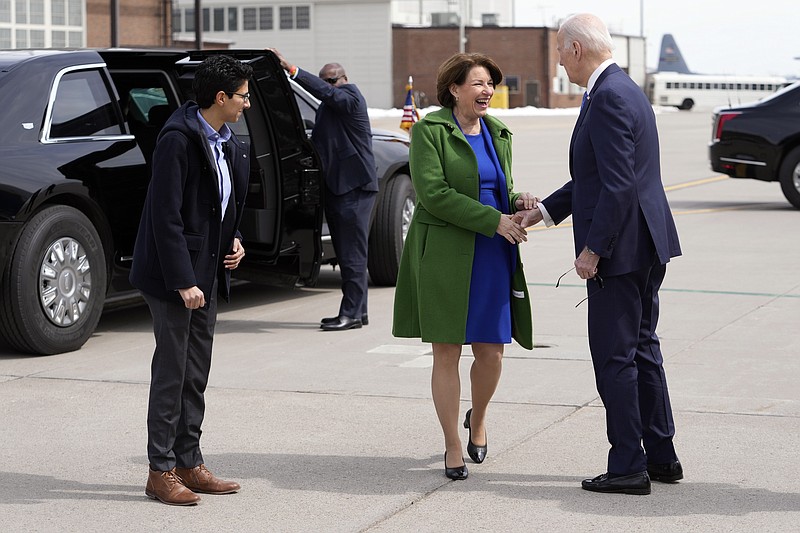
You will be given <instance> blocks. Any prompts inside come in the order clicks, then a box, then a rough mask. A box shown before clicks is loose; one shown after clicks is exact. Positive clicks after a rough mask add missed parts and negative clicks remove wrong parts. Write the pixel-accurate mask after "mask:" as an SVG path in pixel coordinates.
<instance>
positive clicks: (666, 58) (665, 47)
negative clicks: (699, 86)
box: [658, 33, 692, 74]
mask: <svg viewBox="0 0 800 533" xmlns="http://www.w3.org/2000/svg"><path fill="white" fill-rule="evenodd" d="M658 72H678V73H681V74H691V73H692V72H691V71H690V70H689V67H687V66H686V61H684V60H683V56H682V55H681V51H680V50H679V49H678V45H677V43H675V38H674V37H672V34H671V33H665V34H664V37H662V38H661V54H660V55H659V59H658Z"/></svg>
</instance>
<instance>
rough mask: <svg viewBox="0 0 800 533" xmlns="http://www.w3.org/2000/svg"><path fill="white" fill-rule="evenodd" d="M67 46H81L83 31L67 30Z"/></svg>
mask: <svg viewBox="0 0 800 533" xmlns="http://www.w3.org/2000/svg"><path fill="white" fill-rule="evenodd" d="M67 46H69V47H70V48H80V47H82V46H83V32H80V31H71V32H69V42H68V43H67Z"/></svg>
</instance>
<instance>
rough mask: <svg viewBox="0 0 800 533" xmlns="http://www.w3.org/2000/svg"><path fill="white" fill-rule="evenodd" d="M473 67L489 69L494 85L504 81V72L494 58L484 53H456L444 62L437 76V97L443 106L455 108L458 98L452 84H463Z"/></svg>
mask: <svg viewBox="0 0 800 533" xmlns="http://www.w3.org/2000/svg"><path fill="white" fill-rule="evenodd" d="M473 67H483V68H485V69H486V70H488V71H489V76H491V77H492V81H493V82H494V86H495V87H497V86H498V85H500V82H501V81H503V72H502V71H501V70H500V67H498V66H497V63H495V62H494V60H493V59H492V58H490V57H489V56H487V55H484V54H455V55H453V56H452V57H450V59H448V60H447V61H445V62H444V63H442V66H440V67H439V73H438V74H437V76H436V98H438V99H439V103H440V104H441V105H442V106H443V107H449V108H451V109H452V108H453V106H455V105H456V99H455V98H454V97H453V94H452V93H451V92H450V86H451V85H453V84H455V85H461V84H462V83H464V82H465V81H466V79H467V74H469V71H470V70H472V68H473Z"/></svg>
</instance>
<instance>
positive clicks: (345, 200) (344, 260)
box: [325, 189, 378, 318]
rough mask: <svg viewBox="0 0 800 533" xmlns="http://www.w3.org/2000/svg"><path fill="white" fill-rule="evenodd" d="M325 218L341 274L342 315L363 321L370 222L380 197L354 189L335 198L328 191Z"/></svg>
mask: <svg viewBox="0 0 800 533" xmlns="http://www.w3.org/2000/svg"><path fill="white" fill-rule="evenodd" d="M327 193H328V194H327V196H326V197H325V219H326V220H327V222H328V229H329V230H330V232H331V240H332V241H333V249H334V251H335V252H336V260H337V261H338V263H339V268H340V269H341V275H342V302H341V304H340V305H339V316H349V317H351V318H361V316H362V315H365V314H367V284H368V280H367V246H368V243H369V219H370V216H371V215H372V206H373V205H374V204H375V197H376V195H377V194H378V193H377V192H374V191H364V190H361V189H353V190H352V191H350V192H347V193H345V194H340V195H335V194H333V193H332V192H330V189H329V190H328V191H327Z"/></svg>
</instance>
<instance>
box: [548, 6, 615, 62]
mask: <svg viewBox="0 0 800 533" xmlns="http://www.w3.org/2000/svg"><path fill="white" fill-rule="evenodd" d="M559 31H560V32H561V35H562V36H563V46H564V47H565V48H569V47H571V46H572V43H574V42H576V41H577V42H579V43H581V46H583V47H584V48H585V49H586V50H587V51H590V52H595V53H604V52H608V53H611V51H612V50H613V49H614V41H613V40H612V39H611V34H609V33H608V28H607V27H606V25H605V23H604V22H603V21H602V20H600V19H599V18H598V17H597V16H595V15H592V14H589V13H578V14H576V15H571V16H569V17H567V19H566V20H565V21H564V22H562V23H561V27H560V28H559Z"/></svg>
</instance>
